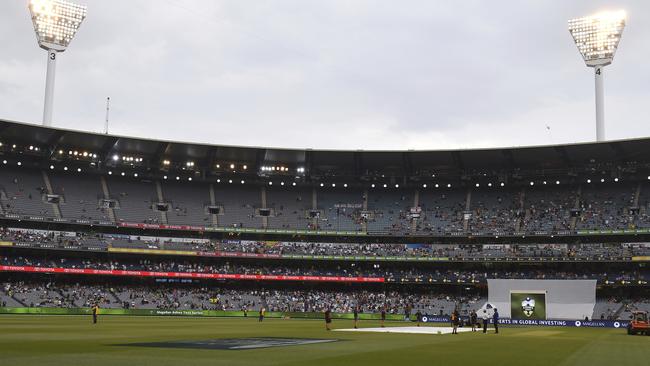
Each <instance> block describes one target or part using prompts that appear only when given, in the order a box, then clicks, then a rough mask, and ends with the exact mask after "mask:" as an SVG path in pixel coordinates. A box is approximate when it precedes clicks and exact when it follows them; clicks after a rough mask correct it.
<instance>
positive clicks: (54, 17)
mask: <svg viewBox="0 0 650 366" xmlns="http://www.w3.org/2000/svg"><path fill="white" fill-rule="evenodd" d="M29 12H30V13H31V14H32V23H34V31H35V32H36V39H37V40H38V45H39V46H41V48H43V49H44V50H46V51H47V76H46V78H45V106H44V107H43V126H51V125H52V103H53V100H54V73H55V70H56V58H57V55H58V53H59V52H63V51H65V50H66V48H67V47H68V45H69V44H70V41H72V38H73V37H74V35H75V34H76V33H77V30H78V29H79V26H80V25H81V22H83V20H84V18H86V6H84V5H76V4H73V3H70V2H67V1H64V0H30V2H29Z"/></svg>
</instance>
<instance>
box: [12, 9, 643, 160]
mask: <svg viewBox="0 0 650 366" xmlns="http://www.w3.org/2000/svg"><path fill="white" fill-rule="evenodd" d="M76 2H79V3H85V4H87V5H88V18H87V19H86V21H85V22H84V24H83V25H82V27H81V29H80V30H79V33H78V34H77V36H76V38H75V39H74V41H73V42H72V44H71V46H70V48H69V50H68V51H66V52H65V53H64V54H63V55H61V57H59V60H58V64H57V80H56V91H55V92H56V94H55V104H54V106H55V108H54V125H55V126H59V127H65V128H72V129H81V130H88V131H96V132H99V131H102V130H103V125H104V114H105V101H106V97H107V96H110V97H111V116H110V132H111V133H116V134H122V135H134V136H141V137H151V138H161V139H175V140H185V141H196V142H207V143H214V144H229V145H263V146H278V147H296V148H332V149H439V148H470V147H485V146H509V145H515V146H518V145H535V144H550V143H565V142H577V141H589V140H593V139H594V138H595V127H594V124H595V123H594V120H595V116H594V90H593V83H594V81H593V71H592V70H591V69H588V68H587V67H586V66H585V65H584V63H583V61H582V59H581V58H580V56H579V54H578V52H577V49H576V47H575V45H574V44H573V41H572V39H571V36H570V35H569V33H568V31H567V29H566V21H567V19H569V18H573V17H577V16H581V15H587V14H591V13H593V12H597V11H600V10H605V9H613V10H616V9H625V10H627V12H628V25H627V27H626V29H625V32H624V35H623V39H622V41H621V44H620V46H619V50H618V54H617V55H616V59H615V61H614V63H613V64H612V65H611V66H609V67H607V68H606V70H605V91H606V106H605V113H606V124H607V132H606V133H607V138H609V139H620V138H633V137H640V136H650V123H648V122H649V121H648V117H647V116H648V104H650V67H648V61H649V60H650V2H649V1H647V0H637V1H632V0H629V1H617V0H610V1H601V0H563V1H560V0H555V1H550V0H527V1H521V0H511V1H505V0H491V1H487V0H483V1H470V0H464V1H441V0H440V1H433V0H400V1H396V0H391V1H385V0H340V1H339V0H327V1H321V0H264V1H262V0H219V1H207V0H205V1H201V0H156V1H154V0H148V1H147V0H111V1H106V0H104V1H102V0H76ZM27 3H28V0H2V1H0V44H2V45H3V50H2V52H1V53H0V118H3V119H10V120H17V121H23V122H31V123H39V122H40V121H41V119H42V105H43V91H44V85H45V68H46V53H45V51H43V50H41V49H39V48H38V46H37V44H36V39H35V36H34V34H33V28H32V24H31V19H30V16H29V11H28V9H27ZM547 126H549V127H550V129H548V128H547Z"/></svg>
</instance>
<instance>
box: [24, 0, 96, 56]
mask: <svg viewBox="0 0 650 366" xmlns="http://www.w3.org/2000/svg"><path fill="white" fill-rule="evenodd" d="M29 11H30V13H31V15H32V23H33V24H34V31H35V32H36V38H37V40H38V44H39V46H41V48H44V49H46V50H56V51H59V52H63V51H65V49H66V48H67V47H68V45H69V44H70V42H71V41H72V38H73V37H74V36H75V34H76V33H77V30H78V29H79V26H81V23H82V22H83V20H84V19H85V18H86V6H85V5H77V4H73V3H71V2H68V1H64V0H31V1H30V2H29Z"/></svg>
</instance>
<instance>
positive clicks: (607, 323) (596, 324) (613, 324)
mask: <svg viewBox="0 0 650 366" xmlns="http://www.w3.org/2000/svg"><path fill="white" fill-rule="evenodd" d="M420 320H421V321H422V322H423V323H450V322H451V319H450V318H449V317H447V316H436V315H423V316H422V318H421V319H420ZM478 322H479V324H482V320H481V319H478ZM490 324H492V319H490ZM499 324H505V325H526V326H539V327H573V328H627V326H628V324H629V321H627V320H553V319H549V320H544V319H510V318H499Z"/></svg>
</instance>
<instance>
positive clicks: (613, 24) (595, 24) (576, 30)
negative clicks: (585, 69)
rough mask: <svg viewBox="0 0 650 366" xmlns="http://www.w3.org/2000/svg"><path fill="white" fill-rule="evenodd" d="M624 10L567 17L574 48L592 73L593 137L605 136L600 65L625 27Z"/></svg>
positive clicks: (610, 55) (609, 56)
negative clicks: (593, 94)
mask: <svg viewBox="0 0 650 366" xmlns="http://www.w3.org/2000/svg"><path fill="white" fill-rule="evenodd" d="M625 17H626V15H625V12H624V11H622V10H621V11H615V12H603V13H598V14H595V15H590V16H587V17H582V18H576V19H571V20H569V32H571V36H573V40H574V41H575V43H576V46H578V51H580V54H581V55H582V58H583V59H584V60H585V63H586V64H587V66H589V67H593V68H594V74H595V77H596V83H595V84H596V141H604V140H605V105H604V103H605V100H604V99H605V96H604V91H603V68H604V67H605V66H607V65H609V64H611V63H612V60H613V59H614V54H615V53H616V48H617V47H618V42H619V41H620V40H621V35H622V34H623V28H625Z"/></svg>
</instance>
